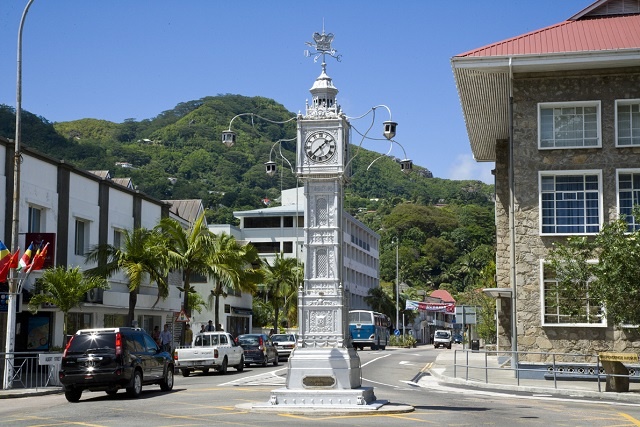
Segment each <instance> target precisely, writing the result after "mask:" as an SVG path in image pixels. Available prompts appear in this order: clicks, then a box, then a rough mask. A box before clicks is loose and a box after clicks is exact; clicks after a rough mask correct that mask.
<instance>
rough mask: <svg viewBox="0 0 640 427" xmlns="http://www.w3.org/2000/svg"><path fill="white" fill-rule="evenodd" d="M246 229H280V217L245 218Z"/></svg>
mask: <svg viewBox="0 0 640 427" xmlns="http://www.w3.org/2000/svg"><path fill="white" fill-rule="evenodd" d="M244 228H280V217H279V216H268V217H245V218H244Z"/></svg>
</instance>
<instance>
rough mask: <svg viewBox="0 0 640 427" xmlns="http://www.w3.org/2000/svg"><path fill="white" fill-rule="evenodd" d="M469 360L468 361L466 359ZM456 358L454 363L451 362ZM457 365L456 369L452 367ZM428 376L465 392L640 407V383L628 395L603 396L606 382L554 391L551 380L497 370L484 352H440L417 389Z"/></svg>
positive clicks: (562, 383)
mask: <svg viewBox="0 0 640 427" xmlns="http://www.w3.org/2000/svg"><path fill="white" fill-rule="evenodd" d="M467 357H468V359H467ZM454 358H455V361H454ZM455 365H457V366H455ZM485 366H487V367H488V368H489V369H485ZM428 374H431V376H432V377H433V378H435V379H436V380H437V381H438V383H443V384H452V385H460V386H463V387H468V388H477V389H490V390H499V391H513V392H525V393H535V394H545V395H555V396H570V397H573V398H587V399H598V400H608V401H611V400H615V401H621V402H628V403H637V404H640V383H637V382H631V383H630V386H629V392H628V393H613V392H605V391H604V390H605V388H606V385H605V381H604V380H601V381H600V389H601V390H602V391H598V382H597V381H596V380H593V381H587V380H571V379H560V378H558V379H557V381H556V383H555V387H554V381H553V379H544V378H541V379H528V378H520V380H518V378H516V375H515V372H514V371H513V370H511V369H510V368H509V366H508V364H507V366H506V367H500V365H499V363H498V358H497V356H495V353H492V354H490V355H487V354H486V353H485V352H484V351H482V350H481V351H477V352H472V351H462V350H460V349H458V351H457V352H456V350H455V349H452V350H446V349H443V350H442V351H440V352H439V354H438V357H437V358H436V361H435V362H433V364H432V365H431V367H430V368H429V369H428V373H427V372H423V374H422V376H421V378H420V380H418V385H420V382H421V381H423V385H421V386H423V387H424V386H426V385H427V384H426V383H427V381H426V380H425V375H428Z"/></svg>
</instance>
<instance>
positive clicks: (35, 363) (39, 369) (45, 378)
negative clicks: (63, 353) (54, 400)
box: [0, 352, 60, 389]
mask: <svg viewBox="0 0 640 427" xmlns="http://www.w3.org/2000/svg"><path fill="white" fill-rule="evenodd" d="M59 356H60V354H59V353H55V354H54V353H41V352H14V353H0V374H1V377H2V378H4V374H5V370H7V369H9V370H10V371H11V376H10V378H11V381H10V384H9V385H10V387H6V388H11V389H20V388H35V389H38V388H45V387H54V386H59V385H60V382H59V380H58V370H59V367H60V365H59V363H58V362H59V359H60V357H59Z"/></svg>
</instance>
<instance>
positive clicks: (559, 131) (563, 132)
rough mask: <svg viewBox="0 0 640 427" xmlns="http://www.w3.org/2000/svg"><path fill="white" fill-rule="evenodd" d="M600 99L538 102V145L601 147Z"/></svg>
mask: <svg viewBox="0 0 640 427" xmlns="http://www.w3.org/2000/svg"><path fill="white" fill-rule="evenodd" d="M600 141H601V138H600V101H588V102H566V103H564V102H563V103H559V102H546V103H540V104H538V148H540V149H552V148H591V147H600V146H601V142H600Z"/></svg>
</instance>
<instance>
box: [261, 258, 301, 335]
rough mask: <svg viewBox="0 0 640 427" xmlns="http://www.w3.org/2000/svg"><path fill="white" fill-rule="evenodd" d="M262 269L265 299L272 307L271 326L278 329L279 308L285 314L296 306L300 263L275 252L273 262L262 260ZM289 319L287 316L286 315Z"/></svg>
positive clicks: (299, 281)
mask: <svg viewBox="0 0 640 427" xmlns="http://www.w3.org/2000/svg"><path fill="white" fill-rule="evenodd" d="M262 267H263V269H264V272H265V275H264V284H265V285H266V288H267V289H266V293H267V299H268V302H269V304H270V305H271V307H273V327H274V328H275V329H276V332H277V331H278V330H279V325H280V324H279V322H278V320H279V315H280V309H281V308H282V309H284V311H285V315H287V314H288V313H289V308H290V307H291V306H292V303H294V302H295V304H293V305H294V306H297V293H298V286H299V285H300V283H301V282H302V277H303V269H302V264H301V263H300V262H299V261H298V260H297V259H296V258H285V257H284V254H282V253H279V254H276V257H275V259H274V260H273V264H270V263H269V261H268V260H266V259H263V260H262ZM287 319H289V316H287Z"/></svg>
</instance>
